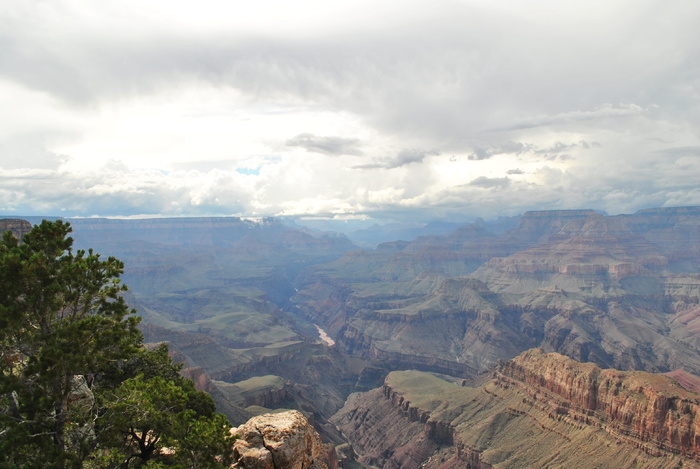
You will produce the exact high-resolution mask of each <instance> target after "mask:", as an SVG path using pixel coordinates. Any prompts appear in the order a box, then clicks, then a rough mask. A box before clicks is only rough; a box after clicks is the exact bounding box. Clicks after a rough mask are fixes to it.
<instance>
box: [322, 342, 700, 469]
mask: <svg viewBox="0 0 700 469" xmlns="http://www.w3.org/2000/svg"><path fill="white" fill-rule="evenodd" d="M463 384H464V383H461V382H458V381H448V380H446V379H443V378H438V377H437V376H435V375H432V374H429V373H422V372H416V371H403V372H392V373H390V374H389V376H388V377H387V379H386V381H385V384H384V386H383V387H382V388H379V389H376V390H373V391H370V392H368V393H363V394H355V395H353V396H351V398H350V399H348V401H347V403H346V406H345V407H344V408H343V409H342V410H341V411H340V412H338V413H337V414H336V415H335V416H334V417H333V418H332V421H333V422H334V423H335V424H336V425H337V426H338V427H339V429H340V430H341V431H342V432H343V433H344V435H345V436H346V437H347V438H348V439H349V441H350V442H351V444H352V445H353V448H354V450H355V451H356V453H357V454H358V455H359V460H360V461H361V462H363V463H365V464H371V465H376V466H380V467H396V468H398V467H402V468H418V467H426V468H441V469H447V468H453V467H454V468H457V467H471V468H489V467H492V466H493V467H496V466H498V467H544V466H546V467H561V468H564V467H580V468H586V467H602V465H605V466H606V467H619V468H625V467H654V468H664V467H668V468H671V467H681V466H682V467H697V466H699V465H700V464H699V461H700V438H699V437H698V435H700V433H698V431H699V430H700V405H699V404H700V395H698V394H695V393H692V392H690V391H687V390H685V389H684V388H682V387H681V386H680V385H679V384H678V383H677V382H676V381H675V380H673V379H671V378H669V377H667V376H662V375H654V374H650V373H644V372H622V371H618V370H612V369H607V370H603V369H601V368H599V367H597V366H596V365H594V364H592V363H578V362H575V361H574V360H571V359H569V358H567V357H564V356H562V355H560V354H555V353H552V354H547V353H544V352H542V351H541V350H539V349H533V350H530V351H527V352H525V353H523V354H521V355H520V356H518V357H516V358H515V359H513V360H511V361H509V362H506V363H504V364H502V365H501V366H500V367H499V368H498V370H497V371H495V372H493V373H492V374H491V375H490V376H485V377H483V382H482V383H481V384H480V385H478V386H473V387H470V386H464V385H463Z"/></svg>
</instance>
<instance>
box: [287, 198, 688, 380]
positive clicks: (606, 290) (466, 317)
mask: <svg viewBox="0 0 700 469" xmlns="http://www.w3.org/2000/svg"><path fill="white" fill-rule="evenodd" d="M699 253H700V209H698V208H697V207H681V208H663V209H654V210H649V211H643V212H639V213H637V214H631V215H619V216H614V217H610V216H605V215H603V214H600V213H597V212H594V211H591V210H573V211H548V212H528V213H526V214H524V215H523V216H522V217H521V218H520V220H519V223H518V225H517V227H516V228H514V229H512V230H510V231H508V232H507V233H505V234H502V235H499V236H496V235H493V234H488V233H486V232H484V230H483V227H480V226H478V224H474V225H468V226H465V227H463V228H460V229H459V230H457V231H455V232H454V233H453V234H452V235H449V236H445V237H437V236H434V237H430V238H423V239H417V240H415V241H414V242H410V243H394V244H393V245H392V246H391V249H388V248H387V249H377V250H376V251H375V252H365V253H357V252H353V253H349V254H347V255H346V256H345V257H343V258H342V259H340V260H338V261H335V262H333V263H330V264H326V265H322V266H318V267H315V268H314V269H312V270H311V271H309V272H308V274H307V275H306V276H304V277H303V278H301V279H300V283H299V284H298V285H297V288H298V290H299V291H298V293H297V294H296V295H295V296H294V298H293V301H294V302H295V304H296V306H297V308H296V309H295V310H294V311H295V312H296V313H297V314H299V315H301V316H303V317H307V318H310V319H313V320H314V321H317V322H318V323H319V324H321V326H322V327H324V329H326V330H327V331H328V332H329V334H330V335H331V336H332V338H333V339H334V340H335V341H336V347H337V348H338V349H339V350H342V351H344V352H346V353H350V354H353V355H359V356H362V357H367V358H371V359H376V360H384V361H385V362H386V363H388V365H389V366H390V367H393V368H410V367H411V364H412V363H417V364H419V365H420V367H421V369H424V370H432V371H436V372H443V373H448V374H456V375H469V374H471V370H474V369H476V370H485V369H488V368H490V367H492V366H493V365H495V363H496V362H497V361H498V360H499V359H500V360H508V359H511V358H513V357H515V356H516V355H518V354H519V353H520V352H522V351H524V350H527V349H529V348H532V347H542V348H544V349H546V350H548V351H557V352H560V353H563V354H565V355H567V356H570V357H572V358H574V359H576V360H579V361H593V362H596V363H598V364H599V365H601V366H603V367H614V368H618V369H628V370H630V369H640V370H645V371H650V372H669V371H671V370H677V369H681V370H685V371H688V372H691V373H694V374H700V353H699V352H700V339H698V334H697V331H698V330H700V267H699V266H700V254H699ZM477 285H479V286H477ZM431 367H432V368H431ZM414 368H415V367H414Z"/></svg>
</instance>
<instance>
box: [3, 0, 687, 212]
mask: <svg viewBox="0 0 700 469" xmlns="http://www.w3.org/2000/svg"><path fill="white" fill-rule="evenodd" d="M698 17H700V4H698V3H697V2H696V1H694V0H678V1H676V2H672V3H668V2H661V1H657V0H641V1H639V0H635V1H631V0H616V1H614V2H610V1H602V0H592V1H591V2H586V4H581V5H580V6H579V5H574V4H572V3H570V2H555V1H553V0H526V1H516V0H504V1H502V2H487V1H485V0H445V1H442V2H438V3H436V2H427V1H417V0H408V1H402V2H394V1H389V2H380V4H377V2H372V3H370V2H368V1H359V0H358V1H353V2H344V1H341V2H314V1H310V0H309V1H304V2H294V3H289V2H278V1H262V2H256V3H255V5H248V6H246V7H245V8H244V7H242V6H241V5H240V4H231V5H229V6H224V5H222V3H221V2H216V1H213V0H208V1H203V2H197V3H192V2H184V1H183V2H177V1H169V2H165V1H157V0H149V1H146V2H136V1H131V0H119V1H117V0H104V1H101V2H98V3H95V2H87V3H86V2H81V1H78V0H53V1H51V2H48V1H45V0H29V1H26V2H12V3H11V4H8V5H5V6H3V7H0V51H2V57H3V59H2V60H0V96H2V100H3V103H5V105H3V106H2V107H1V108H0V118H1V119H2V122H3V126H2V128H0V214H6V215H22V214H24V215H33V214H45V215H66V216H132V215H178V216H180V215H246V216H247V215H251V216H254V215H313V216H326V217H339V218H342V217H369V218H376V219H381V220H389V219H392V220H409V219H412V220H429V219H437V218H451V219H459V220H464V219H470V218H473V217H477V216H481V217H489V218H490V217H494V216H498V215H513V214H517V213H521V212H522V211H524V210H532V209H560V208H583V207H586V208H595V209H600V210H606V211H608V212H610V213H619V212H629V211H634V210H637V209H640V208H644V207H649V206H663V205H692V204H700V186H698V183H697V181H698V180H700V150H699V149H700V42H699V41H697V32H696V31H697V26H696V21H695V20H696V18H698Z"/></svg>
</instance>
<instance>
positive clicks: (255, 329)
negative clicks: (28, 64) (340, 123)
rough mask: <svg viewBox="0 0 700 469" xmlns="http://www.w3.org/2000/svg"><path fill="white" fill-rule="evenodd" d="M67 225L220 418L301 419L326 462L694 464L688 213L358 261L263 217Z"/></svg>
mask: <svg viewBox="0 0 700 469" xmlns="http://www.w3.org/2000/svg"><path fill="white" fill-rule="evenodd" d="M29 220H30V221H32V222H36V221H37V220H35V219H32V218H31V217H29ZM69 221H70V223H71V225H72V226H73V228H74V232H73V236H74V238H75V240H76V247H78V248H87V247H92V248H94V249H95V250H96V251H97V252H100V253H103V254H104V255H114V256H116V257H117V258H119V259H121V260H123V261H124V262H125V264H126V270H125V274H124V276H123V278H124V282H125V283H126V284H127V285H128V286H129V291H128V292H127V293H126V295H127V297H126V299H127V302H128V303H129V304H130V305H131V306H133V307H136V308H137V310H138V313H139V314H140V315H141V316H142V318H143V322H142V326H141V327H142V330H143V333H144V335H145V338H146V340H147V341H148V342H150V343H160V342H167V343H168V344H169V346H170V350H171V353H172V354H173V356H174V358H175V359H176V360H178V361H181V362H184V363H185V369H184V373H185V374H186V375H187V376H189V377H191V378H192V379H194V380H195V383H196V384H197V386H198V387H199V388H200V389H204V390H206V391H207V392H209V393H210V394H211V395H212V396H213V397H214V399H215V401H216V402H217V406H218V409H219V410H220V411H221V412H223V413H225V414H226V415H227V416H228V418H229V419H230V421H231V422H232V423H233V424H234V425H241V424H243V423H245V422H246V421H248V420H249V419H250V418H252V417H253V416H255V415H260V414H264V413H266V412H270V411H274V410H281V409H297V410H300V411H301V412H302V413H303V414H304V415H305V416H306V418H307V419H308V420H309V421H310V422H311V423H312V424H313V426H314V427H315V428H316V430H317V431H318V432H319V434H320V435H321V437H322V439H323V441H324V443H325V444H327V445H331V446H335V450H334V453H335V455H336V456H335V458H336V462H335V463H333V464H339V465H340V466H343V467H351V466H352V465H353V464H362V465H365V466H379V467H407V468H412V467H435V468H438V467H439V468H443V469H444V468H449V467H464V466H465V465H466V466H467V467H513V466H530V467H567V466H568V467H571V466H572V465H573V466H576V467H600V466H601V465H608V466H610V465H613V466H615V467H695V466H696V465H697V464H698V461H700V423H699V422H700V420H698V419H700V416H698V415H697V412H698V409H700V407H698V406H699V405H700V395H698V394H696V391H698V390H700V378H698V376H700V355H699V352H700V342H699V341H698V337H699V336H698V330H700V329H699V327H700V207H676V208H651V209H645V210H641V211H639V212H636V213H633V214H623V215H616V216H608V215H605V214H602V213H599V212H596V211H592V210H569V211H538V212H527V213H524V214H523V215H521V216H518V217H513V218H501V219H498V220H496V221H488V222H486V221H481V220H479V221H477V222H475V223H471V224H465V225H461V226H458V227H456V228H454V227H449V228H445V227H443V228H445V229H446V231H448V232H447V233H445V234H433V235H423V236H417V237H415V238H414V239H404V240H393V241H387V242H382V243H379V244H378V245H376V247H367V244H368V243H367V241H366V240H367V238H366V235H367V233H366V232H358V233H357V236H358V239H364V240H365V241H364V243H363V245H364V246H365V247H364V248H360V247H358V246H357V245H356V244H354V243H353V241H352V239H351V238H348V237H346V236H344V235H341V234H337V233H333V232H321V231H316V230H312V229H308V228H304V227H302V226H299V225H292V226H290V225H285V224H283V223H282V222H281V221H279V220H276V219H261V220H258V221H251V220H244V219H240V218H232V217H228V218H226V217H222V218H173V219H166V218H158V219H140V220H119V219H72V220H69ZM3 223H4V225H3V229H4V230H5V229H12V230H14V231H15V232H16V233H17V234H20V235H21V234H22V232H23V231H26V230H27V229H28V228H29V227H30V223H28V222H27V221H24V222H23V221H20V220H14V221H12V220H5V221H3ZM376 233H377V232H376V231H375V234H376ZM664 375H665V376H664ZM532 447H536V448H538V449H537V450H536V451H535V450H529V449H528V448H532Z"/></svg>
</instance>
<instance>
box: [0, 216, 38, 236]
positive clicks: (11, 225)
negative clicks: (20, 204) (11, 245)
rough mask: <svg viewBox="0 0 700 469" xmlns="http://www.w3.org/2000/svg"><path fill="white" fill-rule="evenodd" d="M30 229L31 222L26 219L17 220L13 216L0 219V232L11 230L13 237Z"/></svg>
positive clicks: (21, 234)
mask: <svg viewBox="0 0 700 469" xmlns="http://www.w3.org/2000/svg"><path fill="white" fill-rule="evenodd" d="M31 230H32V224H31V223H29V222H28V221H27V220H19V219H14V218H5V219H2V220H0V234H2V233H4V232H5V231H11V232H12V234H13V235H14V236H15V238H18V239H22V237H23V236H24V235H25V234H27V233H29V232H30V231H31Z"/></svg>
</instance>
